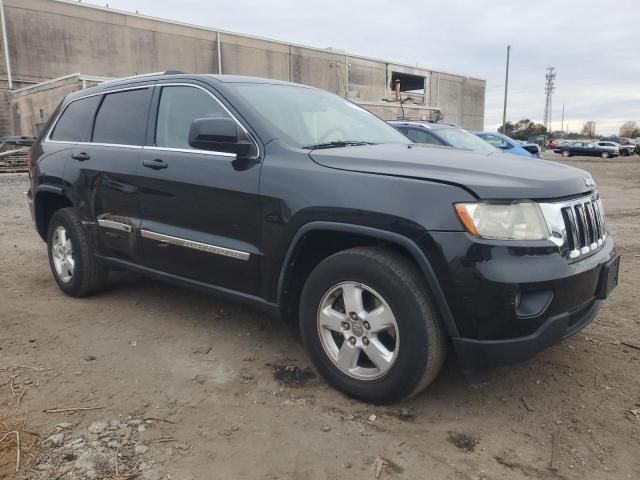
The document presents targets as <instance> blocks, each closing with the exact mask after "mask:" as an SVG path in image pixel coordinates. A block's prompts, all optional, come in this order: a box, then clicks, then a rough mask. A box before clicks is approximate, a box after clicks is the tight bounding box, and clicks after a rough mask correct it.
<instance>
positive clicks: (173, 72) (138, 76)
mask: <svg viewBox="0 0 640 480" xmlns="http://www.w3.org/2000/svg"><path fill="white" fill-rule="evenodd" d="M183 73H184V72H183V71H181V70H165V71H164V72H151V73H142V74H140V75H131V76H129V77H121V78H114V79H113V80H109V81H108V82H103V84H102V85H105V84H107V83H114V82H119V81H121V80H131V79H133V78H145V77H154V76H156V75H181V74H183Z"/></svg>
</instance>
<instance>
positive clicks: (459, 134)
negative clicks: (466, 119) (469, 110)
mask: <svg viewBox="0 0 640 480" xmlns="http://www.w3.org/2000/svg"><path fill="white" fill-rule="evenodd" d="M437 132H438V135H440V136H441V137H442V138H444V139H445V140H446V141H447V143H449V144H451V145H452V146H454V147H458V148H465V149H467V150H478V151H483V152H496V151H499V150H498V149H497V148H495V147H494V146H493V145H490V144H489V143H487V142H486V141H484V140H482V139H481V138H479V137H476V136H475V135H474V134H473V133H469V132H467V131H466V130H463V129H462V128H441V129H439V130H437Z"/></svg>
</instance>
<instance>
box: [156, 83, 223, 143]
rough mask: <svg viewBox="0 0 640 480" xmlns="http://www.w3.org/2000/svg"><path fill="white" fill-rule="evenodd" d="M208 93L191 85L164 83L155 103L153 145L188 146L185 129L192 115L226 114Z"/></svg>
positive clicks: (192, 118)
mask: <svg viewBox="0 0 640 480" xmlns="http://www.w3.org/2000/svg"><path fill="white" fill-rule="evenodd" d="M228 116H229V115H228V114H227V112H226V111H225V110H224V108H222V106H221V105H220V104H219V103H218V102H217V101H216V100H215V99H214V98H213V97H212V96H211V95H209V94H208V93H206V92H204V91H203V90H200V89H199V88H195V87H178V86H176V87H164V88H163V89H162V94H161V96H160V105H159V106H158V120H157V122H156V146H157V147H168V148H192V147H191V146H189V129H190V128H191V122H193V120H195V119H196V118H212V117H218V118H221V117H228Z"/></svg>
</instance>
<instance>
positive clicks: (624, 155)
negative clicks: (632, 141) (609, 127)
mask: <svg viewBox="0 0 640 480" xmlns="http://www.w3.org/2000/svg"><path fill="white" fill-rule="evenodd" d="M620 155H621V156H622V157H628V156H629V150H627V149H626V148H623V149H622V150H620Z"/></svg>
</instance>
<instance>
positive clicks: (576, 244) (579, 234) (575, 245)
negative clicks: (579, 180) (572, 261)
mask: <svg viewBox="0 0 640 480" xmlns="http://www.w3.org/2000/svg"><path fill="white" fill-rule="evenodd" d="M562 217H563V218H564V223H565V228H566V230H567V240H568V242H569V248H570V249H571V250H570V251H569V257H570V258H576V257H578V256H580V255H586V254H587V253H589V252H591V251H594V250H597V249H598V247H600V246H601V245H602V243H603V242H604V239H605V237H606V235H607V231H606V229H605V224H604V214H603V209H602V202H601V200H600V199H599V198H598V199H589V200H587V201H586V202H580V203H577V204H575V205H570V206H567V207H564V208H563V209H562Z"/></svg>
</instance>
